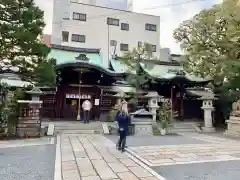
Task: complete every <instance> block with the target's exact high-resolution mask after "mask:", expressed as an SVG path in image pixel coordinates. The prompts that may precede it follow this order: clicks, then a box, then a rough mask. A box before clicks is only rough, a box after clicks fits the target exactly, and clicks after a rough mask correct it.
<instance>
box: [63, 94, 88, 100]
mask: <svg viewBox="0 0 240 180" xmlns="http://www.w3.org/2000/svg"><path fill="white" fill-rule="evenodd" d="M66 98H67V99H79V98H80V99H91V98H92V97H91V95H89V94H81V96H80V97H79V94H66Z"/></svg>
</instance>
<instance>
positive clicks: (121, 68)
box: [110, 59, 136, 74]
mask: <svg viewBox="0 0 240 180" xmlns="http://www.w3.org/2000/svg"><path fill="white" fill-rule="evenodd" d="M110 63H111V65H112V68H113V70H114V71H115V72H117V73H128V72H131V73H133V74H136V72H134V71H133V70H131V69H129V67H127V65H125V64H124V63H123V62H122V61H120V60H115V59H111V60H110Z"/></svg>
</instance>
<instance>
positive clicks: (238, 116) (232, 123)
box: [225, 100, 240, 137]
mask: <svg viewBox="0 0 240 180" xmlns="http://www.w3.org/2000/svg"><path fill="white" fill-rule="evenodd" d="M226 122H227V130H226V131H225V135H228V136H235V137H240V100H238V101H237V102H234V103H233V106H232V115H231V116H230V118H229V120H227V121H226Z"/></svg>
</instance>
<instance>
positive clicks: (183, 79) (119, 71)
mask: <svg viewBox="0 0 240 180" xmlns="http://www.w3.org/2000/svg"><path fill="white" fill-rule="evenodd" d="M51 48H52V50H51V52H50V54H49V58H54V59H56V61H57V68H56V72H57V86H56V87H42V88H41V90H42V91H43V95H42V96H41V100H42V101H43V106H42V107H43V108H42V110H41V116H42V117H43V118H52V119H59V120H61V119H64V120H76V118H77V115H78V113H79V112H80V114H81V116H82V111H81V108H80V111H79V107H81V104H82V103H83V101H84V100H86V99H88V100H90V101H91V103H92V104H93V108H92V111H91V119H99V120H101V121H105V120H107V118H108V115H109V112H110V111H111V110H112V108H113V107H114V106H115V105H116V103H118V102H119V100H121V99H126V100H128V97H129V96H130V95H132V94H134V93H136V89H135V88H134V87H132V86H130V85H129V84H128V83H127V82H126V77H127V74H128V73H129V69H128V68H127V66H126V65H124V64H123V63H122V62H121V60H119V59H117V58H114V59H110V62H109V65H106V63H103V57H102V55H101V51H100V49H86V48H74V47H67V46H61V45H54V44H52V45H51ZM140 66H141V70H142V71H143V72H144V73H146V74H147V75H148V76H151V78H152V79H154V81H155V82H154V83H152V84H150V86H149V88H148V89H143V90H142V92H141V96H140V98H141V99H142V102H143V104H144V103H145V107H148V99H149V98H152V95H153V94H154V93H155V95H154V96H156V99H157V104H160V103H161V102H162V101H163V100H164V99H169V100H171V102H172V109H173V111H174V112H176V114H177V115H176V117H178V118H179V119H187V118H195V117H196V118H197V117H202V110H201V108H200V107H201V103H202V102H201V101H199V100H198V98H199V97H201V96H202V94H203V93H206V91H205V90H204V89H203V88H196V87H203V86H204V85H206V84H207V83H209V80H207V79H203V78H199V77H196V76H193V75H190V74H188V73H186V72H185V71H184V70H183V68H182V66H181V65H180V64H179V62H177V61H174V60H170V61H166V60H165V61H163V60H162V61H161V60H144V61H142V62H141V64H140ZM150 66H151V68H149V67H150ZM153 92H154V93H153ZM189 108H191V110H189Z"/></svg>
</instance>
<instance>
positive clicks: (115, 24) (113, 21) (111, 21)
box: [107, 18, 119, 26]
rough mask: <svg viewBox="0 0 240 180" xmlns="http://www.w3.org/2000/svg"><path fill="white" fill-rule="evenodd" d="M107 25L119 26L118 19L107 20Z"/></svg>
mask: <svg viewBox="0 0 240 180" xmlns="http://www.w3.org/2000/svg"><path fill="white" fill-rule="evenodd" d="M107 24H108V25H113V26H119V19H114V18H107Z"/></svg>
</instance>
